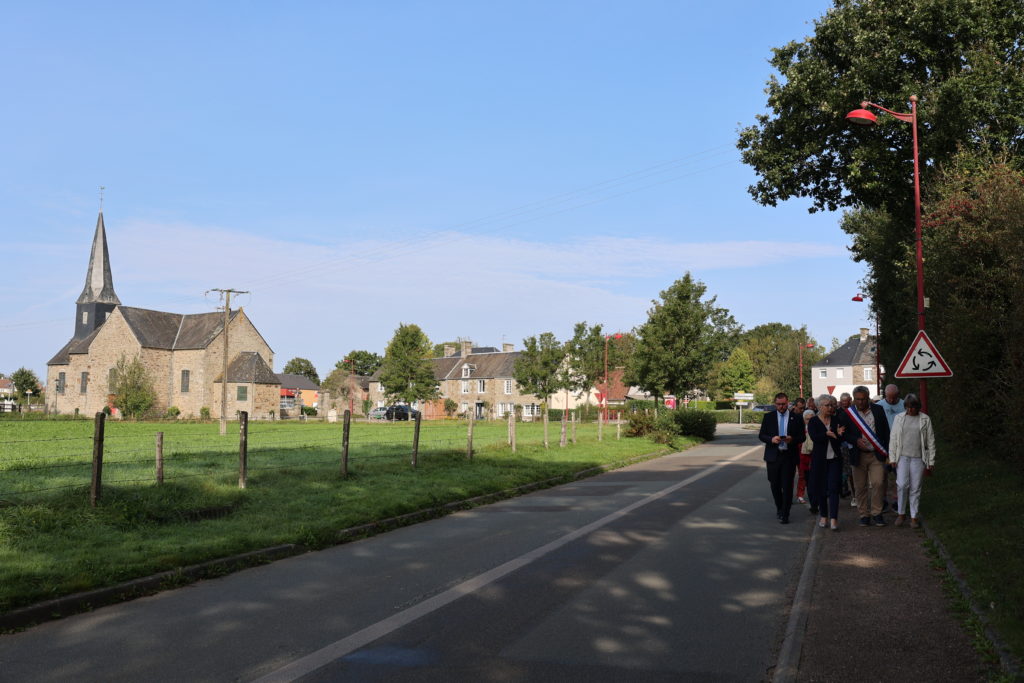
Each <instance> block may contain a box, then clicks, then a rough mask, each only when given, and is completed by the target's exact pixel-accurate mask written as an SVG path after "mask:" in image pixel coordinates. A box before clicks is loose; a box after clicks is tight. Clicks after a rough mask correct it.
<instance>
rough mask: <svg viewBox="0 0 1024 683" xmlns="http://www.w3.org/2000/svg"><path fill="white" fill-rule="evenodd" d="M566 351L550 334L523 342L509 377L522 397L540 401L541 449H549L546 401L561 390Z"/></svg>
mask: <svg viewBox="0 0 1024 683" xmlns="http://www.w3.org/2000/svg"><path fill="white" fill-rule="evenodd" d="M564 360H565V348H564V346H563V345H562V344H561V343H560V342H559V341H558V339H557V338H556V337H555V335H553V334H552V333H550V332H544V333H543V334H541V335H539V336H537V337H527V338H526V339H524V340H523V350H522V351H521V352H520V353H519V357H518V358H516V362H515V365H513V368H512V376H513V377H514V378H515V380H516V384H517V385H519V391H520V392H521V393H524V394H534V395H535V396H536V397H537V398H539V399H540V401H541V415H542V418H543V420H544V447H545V448H547V446H548V399H549V398H551V396H552V395H553V394H554V393H555V392H557V391H558V390H559V389H562V388H563V387H564V382H565V375H564V374H563V372H562V362H563V361H564Z"/></svg>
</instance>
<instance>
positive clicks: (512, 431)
mask: <svg viewBox="0 0 1024 683" xmlns="http://www.w3.org/2000/svg"><path fill="white" fill-rule="evenodd" d="M508 428H509V437H510V441H511V443H512V452H513V453H515V452H516V409H515V406H512V410H511V411H510V412H509V414H508Z"/></svg>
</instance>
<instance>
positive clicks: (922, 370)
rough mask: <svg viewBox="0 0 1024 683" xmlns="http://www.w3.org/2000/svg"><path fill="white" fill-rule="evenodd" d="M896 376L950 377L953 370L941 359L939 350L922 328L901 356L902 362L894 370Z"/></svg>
mask: <svg viewBox="0 0 1024 683" xmlns="http://www.w3.org/2000/svg"><path fill="white" fill-rule="evenodd" d="M896 376H897V377H902V378H914V377H952V376H953V371H952V370H951V369H950V368H949V365H948V364H947V363H946V361H945V360H943V358H942V355H941V354H939V350H938V349H937V348H935V344H934V343H932V340H931V339H930V338H929V337H928V335H927V334H926V333H925V331H924V330H921V331H920V332H918V333H917V337H915V338H914V343H913V344H911V345H910V349H909V350H908V351H907V355H905V356H903V362H902V363H900V367H899V369H897V370H896Z"/></svg>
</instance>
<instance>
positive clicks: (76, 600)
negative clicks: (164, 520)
mask: <svg viewBox="0 0 1024 683" xmlns="http://www.w3.org/2000/svg"><path fill="white" fill-rule="evenodd" d="M694 445H699V444H694ZM678 452H679V451H676V452H673V453H647V454H644V455H636V456H633V457H631V458H627V459H625V460H620V461H617V462H614V463H608V464H605V465H598V466H596V467H590V468H587V469H585V470H580V471H579V472H574V473H571V474H565V475H562V476H558V477H551V478H549V479H544V480H541V481H535V482H530V483H527V484H522V485H520V486H515V487H513V488H510V489H504V490H501V491H495V492H493V493H486V494H483V495H480V496H474V497H472V498H466V499H463V500H457V501H452V502H450V503H445V504H444V505H440V506H436V507H432V508H426V509H423V510H417V511H416V512H409V513H406V514H404V515H398V516H397V517H389V518H387V519H381V520H377V521H374V522H370V523H368V524H361V525H359V526H354V527H349V528H347V529H342V530H340V531H338V532H337V534H336V535H335V540H336V544H337V545H341V544H344V543H348V542H350V541H353V540H357V539H359V538H363V537H367V536H372V535H374V534H377V533H382V532H384V531H390V530H392V529H397V528H399V527H403V526H410V525H412V524H415V523H417V522H424V521H427V520H429V519H436V518H438V517H443V516H445V515H448V514H451V513H453V512H458V511H459V510H467V509H469V508H473V507H477V506H480V505H486V504H488V503H495V502H498V501H500V500H506V499H508V498H514V497H515V496H517V495H522V494H524V493H530V492H531V491H536V490H540V489H545V488H551V487H553V486H557V485H559V484H568V483H570V482H573V481H576V480H578V479H584V478H586V477H590V476H593V475H595V474H600V473H602V472H607V471H609V470H613V469H619V468H622V467H627V466H629V465H633V464H636V463H638V462H641V461H644V460H651V459H654V458H658V457H663V456H666V455H675V454H676V453H678ZM310 550H311V548H308V547H306V546H304V545H300V544H298V543H286V544H283V545H276V546H272V547H269V548H260V549H258V550H250V551H248V552H244V553H239V554H237V555H232V556H230V557H223V558H219V559H215V560H209V561H207V562H202V563H200V564H194V565H189V566H187V567H179V568H177V569H169V570H167V571H163V572H159V573H157V574H152V575H150V576H144V577H141V578H138V579H132V580H130V581H125V582H124V583H119V584H116V585H113V586H107V587H104V588H97V589H94V590H89V591H83V592H81V593H73V594H71V595H65V596H62V597H59V598H54V599H52V600H46V601H44V602H39V603H36V604H34V605H28V606H26V607H20V608H18V609H14V610H11V611H9V612H5V613H3V614H0V632H6V631H15V630H21V629H25V628H28V627H30V626H35V625H37V624H41V623H43V622H46V621H52V620H55V619H61V618H63V617H68V616H71V615H73V614H78V613H80V612H88V611H91V610H93V609H96V608H98V607H104V606H107V605H113V604H116V603H119V602H128V601H129V600H134V599H136V598H141V597H145V596H147V595H153V594H155V593H159V592H161V591H162V590H166V589H168V588H180V587H181V586H184V585H186V584H189V583H194V582H196V581H200V580H202V579H209V578H214V577H218V576H223V575H225V574H229V573H232V572H234V571H239V570H241V569H248V568H250V567H254V566H257V565H261V564H267V563H269V562H273V561H275V560H281V559H284V558H286V557H292V556H294V555H301V554H304V553H307V552H309V551H310Z"/></svg>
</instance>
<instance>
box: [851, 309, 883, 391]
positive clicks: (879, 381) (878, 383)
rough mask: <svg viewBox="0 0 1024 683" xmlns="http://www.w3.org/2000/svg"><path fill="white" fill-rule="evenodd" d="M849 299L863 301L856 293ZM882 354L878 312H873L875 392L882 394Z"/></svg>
mask: <svg viewBox="0 0 1024 683" xmlns="http://www.w3.org/2000/svg"><path fill="white" fill-rule="evenodd" d="M850 301H856V302H858V303H859V302H861V301H864V297H863V296H861V294H860V293H858V294H857V295H856V296H854V297H852V298H851V299H850ZM881 354H882V342H881V337H879V336H878V313H875V392H876V393H877V394H878V395H879V396H881V395H882V372H881V366H880V365H879V361H878V357H879V356H880V355H881Z"/></svg>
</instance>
